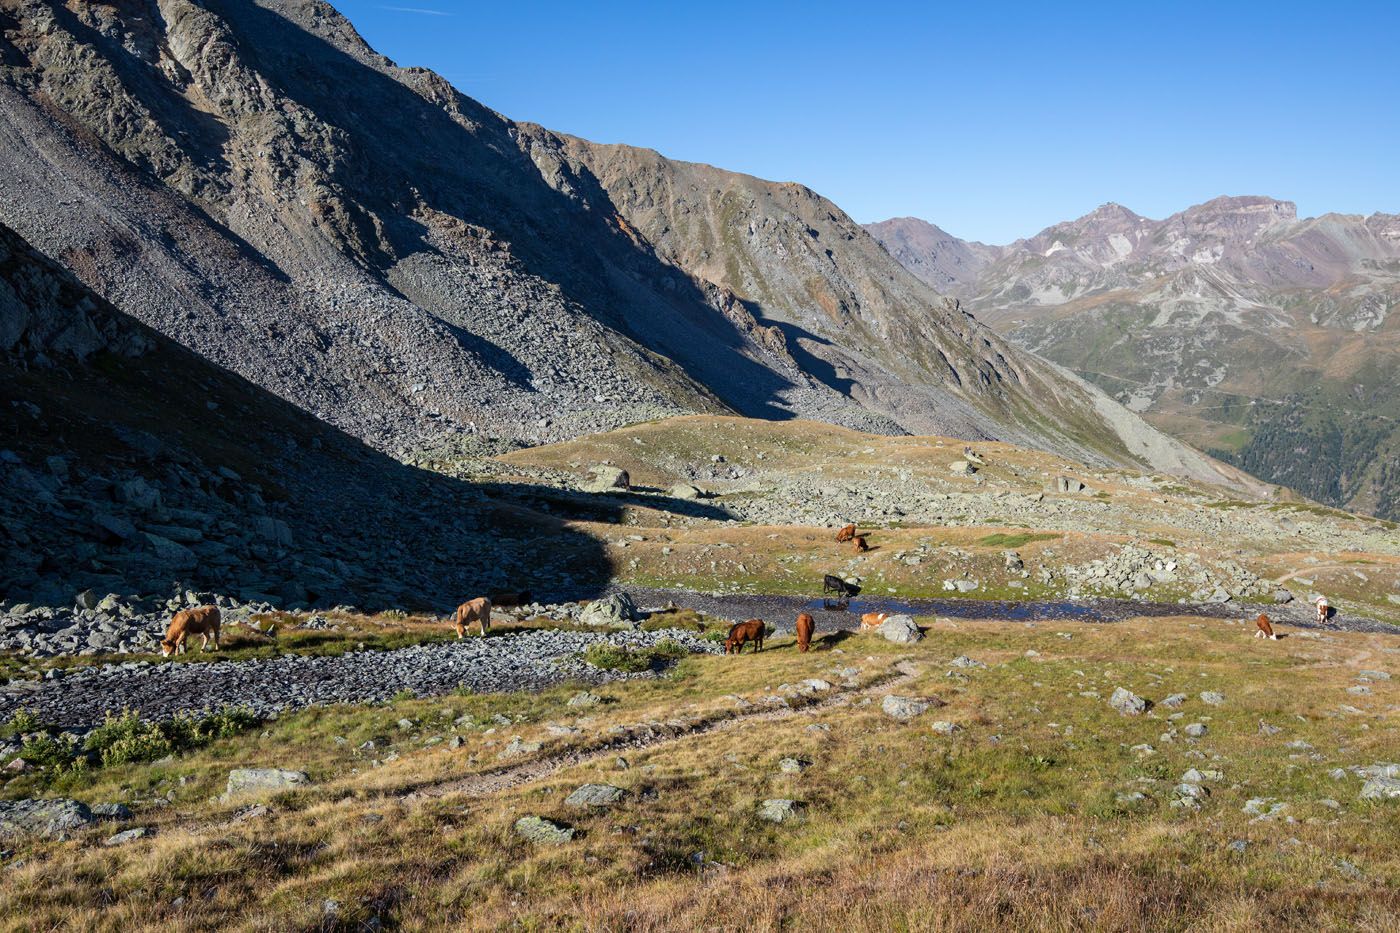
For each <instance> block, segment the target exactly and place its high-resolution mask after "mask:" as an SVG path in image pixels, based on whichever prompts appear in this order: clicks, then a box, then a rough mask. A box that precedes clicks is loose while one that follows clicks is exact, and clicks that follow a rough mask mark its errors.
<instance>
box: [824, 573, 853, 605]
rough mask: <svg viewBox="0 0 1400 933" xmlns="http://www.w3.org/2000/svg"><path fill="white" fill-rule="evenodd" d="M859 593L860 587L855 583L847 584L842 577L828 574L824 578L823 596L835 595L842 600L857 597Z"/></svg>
mask: <svg viewBox="0 0 1400 933" xmlns="http://www.w3.org/2000/svg"><path fill="white" fill-rule="evenodd" d="M859 592H860V587H858V586H856V585H855V584H854V583H847V582H846V581H845V580H842V579H841V578H840V577H833V576H832V575H831V574H827V575H826V576H824V577H822V593H823V594H826V593H835V594H836V595H837V596H840V597H841V598H842V599H850V598H851V597H852V596H855V595H856V594H857V593H859Z"/></svg>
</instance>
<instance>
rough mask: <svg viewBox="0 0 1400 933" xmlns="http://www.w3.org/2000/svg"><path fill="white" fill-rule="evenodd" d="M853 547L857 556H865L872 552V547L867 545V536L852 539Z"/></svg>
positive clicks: (857, 536)
mask: <svg viewBox="0 0 1400 933" xmlns="http://www.w3.org/2000/svg"><path fill="white" fill-rule="evenodd" d="M851 547H852V549H853V550H854V551H855V552H856V553H857V554H864V553H865V552H866V551H868V550H870V545H868V544H866V543H865V535H856V536H855V537H854V538H852V539H851Z"/></svg>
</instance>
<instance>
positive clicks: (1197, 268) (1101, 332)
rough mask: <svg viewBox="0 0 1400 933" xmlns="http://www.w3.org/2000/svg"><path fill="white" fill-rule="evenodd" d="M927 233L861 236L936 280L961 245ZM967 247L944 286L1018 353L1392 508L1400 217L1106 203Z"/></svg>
mask: <svg viewBox="0 0 1400 933" xmlns="http://www.w3.org/2000/svg"><path fill="white" fill-rule="evenodd" d="M928 227H929V225H926V224H922V222H919V221H906V220H897V221H889V222H887V223H886V224H883V225H875V226H874V227H872V228H871V229H872V231H873V232H875V233H876V234H877V235H878V236H879V237H880V238H881V239H882V241H884V243H885V245H886V246H887V247H888V248H890V249H891V250H892V252H894V253H895V254H896V256H897V258H900V259H901V261H903V262H904V264H905V265H906V267H907V268H909V269H910V270H911V271H913V272H914V273H915V274H918V275H921V276H924V277H926V278H927V279H930V280H939V279H940V276H941V273H939V272H937V271H936V270H940V269H945V268H947V267H948V266H949V264H950V262H952V261H953V259H954V258H956V256H957V255H959V254H958V252H957V250H958V249H959V248H960V247H959V245H958V244H957V243H946V242H944V241H942V240H935V239H933V238H931V237H930V236H929V233H928V229H926V228H928ZM932 229H936V228H932ZM949 239H951V238H949ZM975 246H976V247H977V248H978V250H979V252H978V253H977V254H976V255H977V256H978V257H979V260H980V261H981V263H982V264H981V265H980V266H977V267H976V268H975V271H974V272H973V273H972V274H971V275H969V276H964V277H963V278H961V279H960V280H958V281H957V282H955V283H953V287H951V288H950V289H949V290H950V292H953V293H956V294H958V295H960V296H962V297H963V300H964V303H965V306H966V307H967V308H969V309H970V310H971V311H973V312H974V313H975V314H976V315H977V317H978V318H980V319H982V320H985V321H987V322H988V323H990V324H991V325H993V326H994V327H996V328H997V329H998V330H1000V331H1001V332H1003V333H1005V334H1006V335H1007V336H1008V337H1009V338H1010V339H1011V340H1012V341H1013V342H1014V343H1016V344H1018V345H1020V346H1023V347H1025V348H1028V349H1032V350H1034V351H1036V352H1037V353H1041V354H1044V355H1045V356H1047V357H1049V358H1050V359H1053V360H1055V361H1057V362H1059V363H1062V364H1064V365H1065V366H1068V367H1069V368H1071V369H1073V370H1074V371H1075V372H1077V373H1079V374H1080V375H1082V376H1083V377H1084V378H1086V379H1088V380H1090V381H1092V382H1094V383H1096V384H1098V385H1099V386H1101V387H1102V388H1104V389H1105V391H1107V392H1110V393H1111V394H1113V395H1114V396H1115V397H1116V398H1117V399H1118V400H1119V401H1121V402H1123V403H1124V404H1125V405H1127V406H1128V407H1129V408H1131V409H1133V410H1134V411H1138V412H1141V413H1143V414H1144V415H1145V416H1146V417H1147V418H1148V420H1150V421H1151V422H1152V423H1153V424H1155V425H1157V426H1158V427H1160V428H1163V429H1164V430H1167V431H1168V432H1170V433H1173V434H1175V435H1177V436H1178V437H1181V438H1182V439H1184V440H1187V441H1188V442H1190V443H1193V444H1196V445H1198V446H1201V447H1204V448H1207V449H1212V450H1215V451H1216V452H1218V453H1219V454H1221V455H1222V456H1225V457H1227V458H1229V459H1230V460H1232V461H1234V462H1236V463H1238V464H1240V465H1241V466H1243V467H1245V468H1246V469H1248V470H1250V471H1251V472H1253V473H1255V474H1256V475H1258V476H1260V477H1261V478H1263V479H1266V480H1269V481H1271V482H1277V483H1282V484H1285V485H1289V486H1292V487H1294V488H1296V489H1298V490H1300V491H1301V492H1303V493H1305V494H1307V495H1309V496H1311V497H1313V498H1316V499H1319V500H1321V501H1324V502H1328V503H1330V504H1334V505H1345V506H1347V507H1349V508H1354V509H1359V510H1362V511H1367V512H1372V513H1374V514H1378V515H1386V516H1392V517H1393V516H1396V515H1400V421H1397V420H1396V419H1397V418H1400V383H1397V381H1396V379H1395V375H1394V374H1395V373H1396V372H1397V371H1400V316H1396V315H1393V314H1392V313H1391V312H1392V311H1393V309H1394V308H1395V307H1396V306H1397V304H1400V216H1395V215H1386V214H1372V215H1371V216H1369V217H1359V216H1344V215H1338V214H1328V215H1324V216H1322V217H1316V218H1307V219H1301V220H1300V219H1299V218H1298V217H1297V212H1296V209H1295V207H1294V205H1293V204H1291V203H1289V202H1285V201H1275V200H1272V199H1269V198H1260V197H1240V198H1217V199H1215V200H1213V201H1210V202H1208V203H1206V204H1201V205H1197V206H1195V207H1192V208H1190V209H1188V210H1185V211H1182V212H1181V213H1179V214H1174V215H1172V216H1171V217H1168V218H1166V219H1165V220H1160V221H1156V220H1149V219H1147V218H1144V217H1139V216H1138V215H1136V214H1134V213H1133V212H1132V211H1130V210H1128V209H1127V208H1124V207H1122V206H1120V205H1116V204H1108V205H1104V206H1103V207H1101V208H1099V209H1097V210H1095V211H1094V212H1092V213H1090V214H1088V215H1086V216H1084V217H1081V218H1079V219H1078V220H1075V221H1071V222H1069V223H1064V224H1057V225H1055V226H1053V227H1050V228H1048V229H1046V230H1044V231H1042V232H1041V233H1039V234H1037V235H1036V236H1034V237H1031V238H1030V239H1027V240H1019V241H1017V242H1016V243H1013V244H1011V245H1009V246H1005V247H993V248H987V247H981V246H980V244H976V245H975ZM968 248H969V249H971V248H972V247H971V246H969V247H968ZM950 257H952V258H950ZM930 270H935V271H933V272H931V271H930Z"/></svg>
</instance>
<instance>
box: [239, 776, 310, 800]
mask: <svg viewBox="0 0 1400 933" xmlns="http://www.w3.org/2000/svg"><path fill="white" fill-rule="evenodd" d="M310 783H311V778H310V777H309V776H308V775H307V773H306V772H305V771H288V770H285V769H282V768H235V769H234V770H232V771H230V772H229V773H228V787H227V788H226V789H225V790H224V797H223V799H224V800H231V799H233V798H234V797H241V796H245V795H248V794H267V793H275V792H277V791H282V790H287V789H288V788H292V787H305V786H306V785H308V784H310Z"/></svg>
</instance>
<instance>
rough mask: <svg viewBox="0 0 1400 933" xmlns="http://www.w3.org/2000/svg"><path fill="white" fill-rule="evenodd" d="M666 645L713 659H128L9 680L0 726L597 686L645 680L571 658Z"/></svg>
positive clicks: (460, 652) (679, 635)
mask: <svg viewBox="0 0 1400 933" xmlns="http://www.w3.org/2000/svg"><path fill="white" fill-rule="evenodd" d="M667 640H670V641H674V642H677V643H679V644H680V645H682V646H683V647H684V648H685V649H686V650H688V651H690V652H693V653H704V654H717V653H719V652H720V651H721V648H720V646H719V645H717V644H715V643H714V642H711V641H705V640H702V639H701V638H699V637H697V636H696V634H695V633H694V632H685V631H680V630H663V631H658V632H639V631H617V632H607V633H594V632H566V631H558V630H548V629H543V630H537V631H528V632H520V633H507V634H501V635H495V636H491V637H489V638H466V639H462V640H460V641H453V642H449V643H446V644H434V645H415V646H412V647H409V648H400V649H396V650H392V651H360V652H353V653H350V654H345V655H340V656H336V657H305V656H290V655H288V656H283V657H278V658H271V659H267V660H249V661H236V662H230V661H211V662H207V663H204V662H201V663H188V664H173V663H160V662H148V661H131V662H126V663H123V664H109V665H104V666H102V667H91V668H82V669H79V670H76V671H73V672H69V673H67V674H66V676H61V677H58V678H54V679H49V680H44V681H38V682H35V681H12V682H11V683H10V684H9V685H8V686H6V687H0V721H3V720H6V719H8V718H9V717H11V716H13V715H14V713H15V712H17V711H18V710H21V709H25V710H29V711H30V712H32V713H34V714H35V715H36V716H37V717H38V718H39V719H40V720H41V721H44V722H50V723H54V724H56V725H59V726H61V727H63V728H67V729H74V730H81V729H86V728H90V727H92V726H94V725H96V724H98V723H100V722H101V721H102V719H103V715H104V713H105V712H106V711H112V712H120V710H121V709H123V708H129V709H133V710H137V711H139V712H140V714H141V715H142V716H143V717H146V718H149V719H152V720H159V719H164V718H168V717H170V716H174V715H176V714H179V713H185V712H189V713H197V712H200V711H215V710H218V709H221V708H223V707H226V706H229V707H235V708H242V709H248V710H250V711H252V712H253V713H254V714H255V715H257V716H259V717H267V716H272V715H275V714H278V713H281V712H284V711H288V710H294V709H300V708H303V707H307V706H319V705H327V704H333V703H377V702H383V701H386V700H389V699H392V698H393V697H394V696H396V695H397V694H400V693H402V692H404V691H408V692H411V693H413V694H414V695H416V696H424V697H426V696H435V695H442V694H446V693H450V692H452V691H454V690H457V689H459V688H465V689H467V690H471V691H474V692H488V691H503V690H537V689H540V688H542V687H547V686H552V685H555V684H560V683H565V682H568V681H579V682H584V683H605V682H607V681H611V680H618V679H624V678H630V677H638V676H649V675H648V673H647V672H643V673H641V674H624V673H619V672H616V671H608V670H601V669H599V668H597V667H594V666H592V665H590V664H588V663H586V662H584V661H583V660H581V658H580V655H582V654H583V652H584V651H586V650H587V649H588V647H589V646H591V645H596V644H601V643H606V644H610V645H615V646H618V647H622V648H629V649H648V648H654V647H656V646H657V645H658V644H659V643H661V642H663V641H667Z"/></svg>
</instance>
